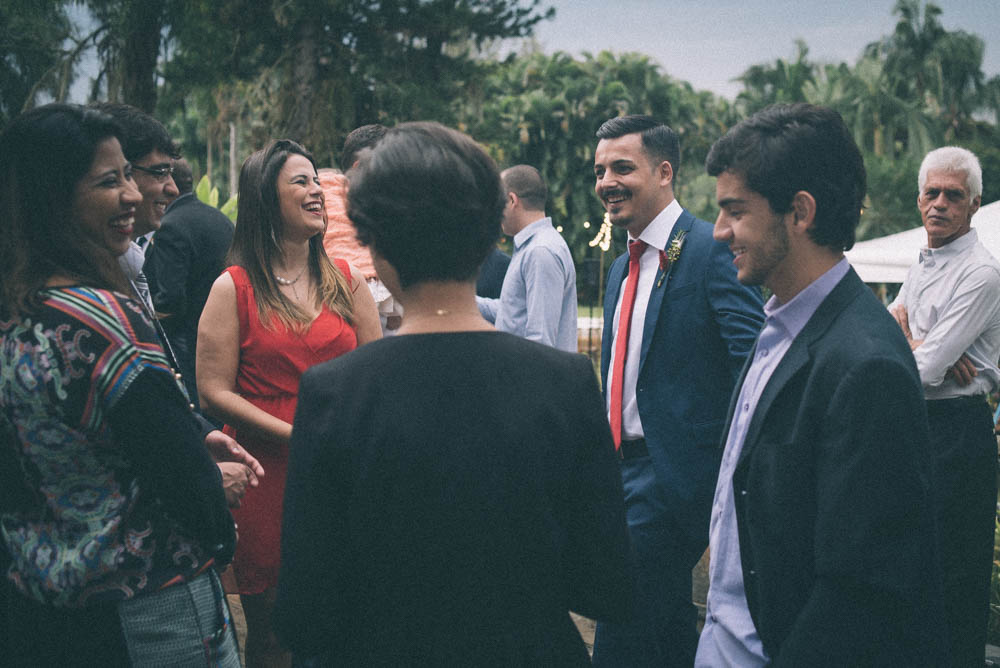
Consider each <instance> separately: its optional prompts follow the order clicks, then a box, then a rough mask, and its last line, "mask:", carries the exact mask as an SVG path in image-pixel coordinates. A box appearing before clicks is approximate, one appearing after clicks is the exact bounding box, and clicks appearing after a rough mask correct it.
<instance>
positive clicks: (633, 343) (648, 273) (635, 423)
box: [605, 200, 683, 440]
mask: <svg viewBox="0 0 1000 668" xmlns="http://www.w3.org/2000/svg"><path fill="white" fill-rule="evenodd" d="M682 212H683V209H682V208H681V205H680V204H678V203H677V200H673V201H672V202H670V204H668V205H667V206H666V208H665V209H663V211H661V212H660V213H659V214H657V216H656V218H654V219H653V220H651V221H650V222H649V225H647V226H646V229H644V230H643V231H642V232H641V233H640V234H639V239H641V240H642V241H645V242H646V250H644V251H643V253H642V255H641V256H639V283H638V285H637V286H636V291H635V304H634V306H633V307H632V325H631V329H630V331H629V335H628V348H627V350H626V353H625V373H624V375H623V380H622V439H624V440H632V439H636V438H643V437H644V436H645V435H646V434H645V432H644V431H643V430H642V421H641V420H640V419H639V404H638V402H637V401H636V398H635V385H636V383H637V382H638V381H639V357H640V355H641V354H642V332H643V326H644V325H645V322H646V307H647V306H648V305H649V295H650V293H651V292H652V291H653V279H655V278H656V274H657V273H658V271H659V269H660V251H661V250H666V248H667V242H668V241H669V240H670V234H671V233H672V232H673V230H674V224H675V223H676V222H677V219H678V218H680V216H681V213H682ZM632 239H633V238H632V235H629V241H632ZM624 293H625V286H624V284H623V285H622V286H621V288H620V289H619V291H618V304H617V305H616V306H615V319H614V322H612V323H611V331H612V332H614V333H615V335H614V336H615V338H618V320H619V318H620V316H621V310H622V297H623V296H624ZM614 368H615V341H614V340H612V341H611V359H610V360H609V366H608V369H614ZM611 375H612V374H610V372H609V374H608V391H607V392H606V393H605V395H606V402H605V408H606V409H607V411H608V415H609V416H610V414H611V380H612V379H611Z"/></svg>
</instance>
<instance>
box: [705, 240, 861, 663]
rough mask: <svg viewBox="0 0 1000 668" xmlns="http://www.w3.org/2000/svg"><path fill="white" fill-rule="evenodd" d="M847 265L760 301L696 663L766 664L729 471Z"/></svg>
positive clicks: (716, 525)
mask: <svg viewBox="0 0 1000 668" xmlns="http://www.w3.org/2000/svg"><path fill="white" fill-rule="evenodd" d="M849 268H850V265H849V264H848V263H847V260H846V259H841V260H840V262H838V263H837V264H835V265H834V266H833V267H831V268H830V269H829V270H827V271H826V273H824V274H823V275H822V276H820V277H819V278H817V279H816V280H815V281H813V282H812V283H810V284H809V285H808V286H807V287H806V288H805V289H804V290H802V291H801V292H799V294H797V295H795V297H793V298H792V299H791V300H790V301H789V302H788V303H787V304H781V303H779V302H778V299H777V297H773V296H772V297H771V298H770V299H769V300H768V301H767V303H766V304H765V305H764V316H765V320H764V328H763V329H762V330H761V332H760V336H759V337H758V338H757V345H756V347H755V349H754V358H753V362H752V363H751V365H750V368H749V369H747V373H746V377H745V378H744V380H743V386H742V387H741V388H740V394H739V402H738V403H737V405H736V410H735V411H734V412H733V420H732V423H731V424H730V426H729V435H728V436H727V438H726V449H725V452H724V453H723V456H722V466H721V467H720V469H719V480H718V482H717V483H716V486H715V500H714V501H713V502H712V523H711V526H710V529H709V537H708V540H709V549H710V552H711V555H712V559H711V562H710V565H709V572H708V579H709V588H708V609H707V610H706V612H705V628H704V629H703V630H702V633H701V638H700V640H699V642H698V654H697V656H696V657H695V665H696V666H704V667H706V668H708V667H712V668H714V667H715V666H741V667H744V666H764V665H767V664H768V663H769V662H770V659H769V657H768V656H767V653H766V652H765V651H764V645H763V644H762V643H761V640H760V636H758V635H757V628H756V627H755V626H754V623H753V619H752V618H751V617H750V608H749V606H748V605H747V597H746V591H745V590H744V588H743V564H742V562H741V561H740V537H739V531H738V528H737V525H736V507H735V506H734V504H733V472H734V471H735V469H736V463H737V462H738V461H739V459H740V453H741V452H742V450H743V442H744V440H745V439H746V435H747V429H748V428H749V426H750V422H751V420H752V419H753V414H754V411H756V409H757V403H758V402H759V401H760V396H761V394H762V393H763V392H764V388H765V387H767V383H768V381H769V380H770V379H771V375H772V374H773V373H774V370H775V369H776V368H777V367H778V364H779V363H780V362H781V360H782V358H783V357H784V356H785V353H787V352H788V349H789V348H790V347H791V345H792V342H793V341H794V340H795V337H796V336H798V335H799V332H801V331H802V328H803V327H805V326H806V323H807V322H809V319H810V318H812V316H813V314H814V313H815V312H816V309H817V308H819V305H820V304H821V303H822V302H823V300H824V299H826V297H827V295H829V294H830V292H831V291H832V290H833V288H834V287H835V286H836V285H837V283H839V282H840V280H841V279H842V278H843V277H844V276H845V275H847V271H848V269H849Z"/></svg>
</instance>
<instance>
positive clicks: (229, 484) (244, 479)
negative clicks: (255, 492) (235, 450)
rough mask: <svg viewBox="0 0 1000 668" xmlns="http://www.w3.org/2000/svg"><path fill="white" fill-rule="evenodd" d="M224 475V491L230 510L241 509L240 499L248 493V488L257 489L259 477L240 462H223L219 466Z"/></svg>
mask: <svg viewBox="0 0 1000 668" xmlns="http://www.w3.org/2000/svg"><path fill="white" fill-rule="evenodd" d="M218 467H219V472H220V473H221V474H222V490H223V491H224V492H225V493H226V503H228V504H229V507H230V508H239V507H240V499H242V498H243V495H244V494H246V493H247V487H256V486H257V485H258V484H259V483H258V482H257V476H256V475H254V473H253V471H251V470H250V468H249V467H248V466H246V465H245V464H240V463H238V462H221V463H219V464H218Z"/></svg>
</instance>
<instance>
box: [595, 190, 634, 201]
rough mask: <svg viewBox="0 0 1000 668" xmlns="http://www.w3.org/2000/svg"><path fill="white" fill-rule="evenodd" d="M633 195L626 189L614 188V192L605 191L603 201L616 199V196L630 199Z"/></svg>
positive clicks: (602, 195)
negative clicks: (611, 198) (610, 198)
mask: <svg viewBox="0 0 1000 668" xmlns="http://www.w3.org/2000/svg"><path fill="white" fill-rule="evenodd" d="M631 194H632V193H631V191H629V190H627V189H626V188H614V189H613V190H605V191H603V192H602V193H601V199H604V200H606V199H608V198H609V197H615V196H621V197H628V196H630V195H631Z"/></svg>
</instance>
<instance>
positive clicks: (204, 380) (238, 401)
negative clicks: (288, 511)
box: [196, 273, 292, 444]
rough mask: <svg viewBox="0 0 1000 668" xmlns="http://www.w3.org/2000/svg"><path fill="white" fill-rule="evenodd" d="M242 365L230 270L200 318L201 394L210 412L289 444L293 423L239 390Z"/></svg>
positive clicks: (252, 432) (217, 283)
mask: <svg viewBox="0 0 1000 668" xmlns="http://www.w3.org/2000/svg"><path fill="white" fill-rule="evenodd" d="M239 364H240V321H239V315H238V313H237V311H236V285H235V284H234V283H233V279H232V277H231V276H230V275H229V274H228V273H223V274H222V275H221V276H219V278H217V279H216V280H215V283H214V284H212V291H211V292H209V294H208V300H207V301H206V302H205V309H204V310H203V311H202V313H201V319H200V320H199V321H198V351H197V355H196V368H197V378H196V380H197V381H198V396H199V397H200V398H201V403H202V405H203V406H204V407H205V408H206V409H207V411H208V412H209V413H210V414H212V415H215V416H216V417H218V418H220V419H222V420H224V421H225V422H226V423H227V424H229V425H231V426H232V427H235V428H236V429H237V430H238V431H240V432H242V433H243V434H249V435H252V436H254V437H255V438H262V439H266V440H271V441H276V442H278V443H285V444H287V443H288V441H289V440H290V439H291V436H292V425H291V424H289V423H287V422H285V421H284V420H279V419H278V418H276V417H274V416H273V415H271V414H270V413H268V412H266V411H263V410H261V409H260V408H257V407H256V406H254V405H253V404H251V403H250V402H249V401H247V400H246V399H244V398H243V397H241V396H240V395H239V394H238V393H237V392H236V373H237V371H238V370H239Z"/></svg>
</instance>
